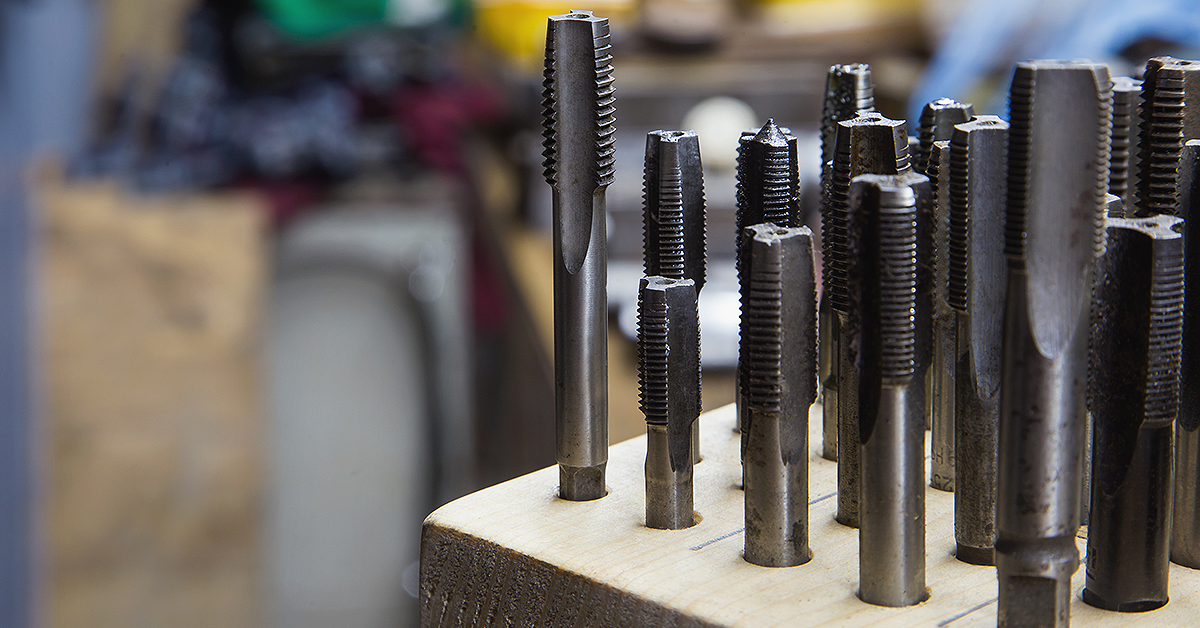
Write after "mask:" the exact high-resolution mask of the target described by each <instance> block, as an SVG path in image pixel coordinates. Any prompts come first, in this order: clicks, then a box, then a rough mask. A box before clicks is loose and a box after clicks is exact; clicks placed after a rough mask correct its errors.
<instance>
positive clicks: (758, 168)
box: [735, 119, 803, 430]
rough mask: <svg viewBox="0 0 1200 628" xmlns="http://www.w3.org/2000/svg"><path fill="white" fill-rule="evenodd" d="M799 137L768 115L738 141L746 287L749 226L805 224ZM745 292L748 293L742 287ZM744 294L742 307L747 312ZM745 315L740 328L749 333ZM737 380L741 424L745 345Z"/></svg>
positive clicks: (741, 276)
mask: <svg viewBox="0 0 1200 628" xmlns="http://www.w3.org/2000/svg"><path fill="white" fill-rule="evenodd" d="M796 151H797V149H796V136H795V135H792V132H791V130H790V129H788V128H786V127H780V126H778V125H776V124H775V120H773V119H770V120H767V123H766V124H764V125H763V126H762V128H760V129H757V130H755V129H750V130H747V131H743V132H742V137H741V139H740V140H739V143H738V167H737V217H736V223H737V234H736V236H735V243H736V245H735V246H736V251H737V259H736V260H735V265H736V267H737V274H738V284H739V286H744V284H745V282H746V278H747V276H746V274H745V271H744V269H743V268H742V263H743V261H744V255H743V250H742V249H743V248H744V246H745V241H746V233H747V232H746V229H747V228H748V227H750V226H752V225H757V224H760V223H764V222H766V223H771V224H774V225H778V226H780V227H799V226H800V225H801V223H802V222H803V220H802V219H801V217H800V171H799V168H798V167H797V158H798V157H797V152H796ZM742 294H743V295H745V292H744V291H743V292H742ZM744 299H745V297H744V296H743V302H742V311H743V312H744V311H745V300H744ZM744 329H745V317H744V316H743V317H742V326H741V327H740V328H739V332H740V333H741V332H744ZM738 355H739V360H738V363H739V367H738V375H737V379H738V382H739V383H738V385H737V404H738V406H737V407H738V429H739V430H741V429H742V422H743V420H744V419H745V416H746V409H745V404H744V403H743V402H742V395H743V393H744V392H745V386H744V385H742V384H741V383H740V382H741V376H742V374H743V373H744V371H745V369H744V368H743V367H741V366H740V364H741V349H740V348H739V354H738Z"/></svg>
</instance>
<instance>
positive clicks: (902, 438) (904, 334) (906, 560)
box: [843, 173, 928, 606]
mask: <svg viewBox="0 0 1200 628" xmlns="http://www.w3.org/2000/svg"><path fill="white" fill-rule="evenodd" d="M915 185H923V186H926V187H927V186H928V182H927V180H926V179H925V177H924V176H922V175H918V174H913V173H909V174H907V175H899V176H880V175H863V176H860V177H857V178H855V179H854V183H853V184H852V185H851V190H850V207H851V209H850V220H849V249H850V251H849V252H850V254H851V255H852V256H853V257H854V258H855V259H857V260H858V263H857V264H854V265H853V266H852V267H851V270H850V274H849V277H848V279H849V282H848V287H849V289H850V290H849V292H850V294H851V297H850V298H851V300H852V302H853V303H852V305H851V307H850V311H851V312H853V314H851V315H850V316H849V317H848V318H847V320H846V322H847V325H846V327H844V328H843V329H845V330H855V328H857V331H858V335H857V338H858V343H857V344H858V346H859V355H858V365H859V371H858V378H857V379H858V395H857V401H858V404H857V405H858V423H859V429H858V433H859V438H860V439H861V440H860V442H861V443H862V447H861V450H860V455H861V457H862V462H861V468H862V476H861V482H862V503H861V506H860V507H861V518H860V527H859V535H858V544H859V570H858V573H859V597H861V598H862V600H863V601H864V602H868V603H870V604H877V605H881V606H909V605H912V604H917V603H919V602H921V601H923V600H924V599H925V598H926V597H928V593H927V592H926V590H925V464H924V463H925V456H924V450H925V447H924V444H925V421H924V417H923V414H922V411H921V410H922V408H921V404H920V401H919V399H918V398H916V396H915V393H917V391H918V390H920V389H921V388H922V387H923V386H924V382H923V381H922V380H921V379H919V378H918V377H917V375H916V359H915V349H916V315H915V310H916V293H917V230H918V229H917V206H918V203H919V202H921V201H920V196H922V194H921V193H919V192H918V190H917V189H915ZM926 194H927V192H926ZM843 381H845V380H843ZM843 392H845V391H844V389H843ZM843 443H844V441H843Z"/></svg>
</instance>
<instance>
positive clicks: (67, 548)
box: [0, 0, 1200, 628]
mask: <svg viewBox="0 0 1200 628" xmlns="http://www.w3.org/2000/svg"><path fill="white" fill-rule="evenodd" d="M1190 5H1191V3H1190V2H1188V0H1140V1H1138V2H1136V3H1134V2H1128V1H1126V0H1094V1H1092V0H1059V1H1054V0H1051V1H1046V0H1003V1H984V0H971V1H967V2H959V1H956V0H593V2H592V3H591V4H578V5H576V4H567V3H565V2H557V1H555V0H546V1H542V0H0V625H3V626H52V627H55V628H59V627H62V628H66V627H76V626H89V627H94V626H121V627H135V628H136V627H143V626H145V627H157V626H173V627H187V626H224V627H238V626H272V627H276V626H277V627H293V626H296V627H310V626H311V627H318V626H339V627H344V628H372V627H376V626H379V627H382V626H411V625H415V623H416V617H417V613H416V603H417V601H416V600H417V595H418V591H417V562H416V561H417V551H418V544H419V538H420V536H419V533H420V524H421V520H422V519H423V518H424V516H425V515H426V514H428V513H429V512H430V511H431V510H432V509H433V508H435V507H437V506H438V505H440V504H442V503H445V502H447V501H449V500H452V499H454V498H456V497H458V496H460V495H463V494H465V493H468V492H471V491H473V490H476V489H479V488H481V487H484V486H488V485H490V484H494V483H496V482H500V481H503V480H506V479H508V478H512V477H515V476H517V475H520V474H523V473H526V472H529V471H533V470H535V469H538V468H541V467H544V466H547V465H550V464H553V463H554V451H553V411H554V397H553V392H554V391H553V371H552V367H551V360H552V355H553V347H552V339H553V328H552V325H553V320H552V318H553V317H552V300H551V299H552V291H553V285H552V268H551V244H550V237H549V231H550V227H551V225H550V194H549V189H548V188H547V186H546V184H545V182H544V180H543V179H542V177H541V155H540V152H541V137H540V129H539V125H540V114H541V108H540V104H539V101H540V91H541V66H542V52H543V46H544V41H545V22H546V16H547V15H549V14H556V13H563V12H566V11H567V10H568V9H585V8H586V9H592V10H594V11H595V12H596V14H598V15H602V16H607V17H609V18H610V19H611V22H612V35H613V37H612V41H613V46H614V54H615V61H614V65H615V73H614V74H615V77H616V85H617V98H618V102H617V128H618V135H617V139H616V145H617V177H616V183H615V184H614V185H613V186H612V187H611V188H610V189H609V194H608V205H609V206H608V209H609V222H608V233H609V244H608V246H609V256H610V269H609V282H610V285H609V302H610V306H611V307H610V312H611V319H610V320H611V325H610V341H609V347H610V348H609V362H610V375H609V388H610V396H611V401H610V408H611V429H610V433H611V437H612V440H613V442H619V441H622V440H625V439H627V438H631V437H633V436H636V435H638V434H639V433H641V432H642V431H643V430H644V428H643V423H642V417H641V414H640V412H639V411H638V406H637V390H636V389H637V385H636V384H637V378H636V369H635V354H636V348H635V345H634V341H633V334H634V332H635V329H634V317H633V310H634V307H635V305H636V304H635V300H636V286H637V278H638V277H639V276H640V275H641V246H642V239H641V228H642V227H641V224H642V223H641V221H642V218H641V185H642V177H641V172H640V169H641V166H642V156H643V152H644V146H645V134H646V132H647V131H650V130H653V129H659V128H666V129H673V128H691V129H695V130H697V131H698V132H699V133H700V137H701V144H702V150H703V159H704V162H705V171H706V190H707V198H708V225H709V235H708V243H709V249H708V265H709V281H708V284H707V287H706V289H705V290H704V293H703V296H702V302H701V319H702V329H703V334H704V336H703V342H704V345H703V363H704V367H705V373H704V399H703V403H704V407H705V408H706V409H711V408H714V407H718V406H720V405H724V404H727V403H729V402H731V401H732V400H733V385H732V382H733V377H732V368H733V367H734V362H735V359H736V338H737V335H736V322H737V292H736V283H735V281H734V275H733V261H732V259H733V258H732V254H733V242H734V234H733V225H734V203H733V199H734V177H733V167H734V160H735V150H736V149H735V147H736V142H737V137H738V134H739V132H740V131H741V130H742V129H744V128H747V127H752V126H759V125H761V124H762V123H763V122H764V121H765V119H766V118H767V117H774V118H775V119H776V121H777V122H779V123H780V124H783V125H786V126H789V127H791V128H792V130H793V131H794V132H795V133H796V134H797V135H798V136H799V137H800V143H801V161H800V170H801V173H800V176H801V181H802V185H803V195H804V198H803V203H804V206H805V208H806V212H807V216H808V222H809V224H810V225H811V226H813V227H814V231H819V229H818V226H819V217H818V214H817V192H818V190H817V188H818V185H817V183H816V182H817V181H818V169H819V154H820V148H819V143H818V139H817V135H816V132H817V125H818V121H819V118H820V115H821V111H820V110H821V103H822V98H823V91H824V82H825V72H826V70H827V69H828V67H829V66H830V65H831V64H833V63H850V62H866V63H869V64H870V65H871V67H872V69H873V71H874V81H875V85H876V92H875V93H876V103H877V107H878V109H879V110H881V111H882V112H883V113H884V114H885V115H887V116H889V117H892V118H907V119H908V120H910V121H914V122H915V119H916V114H917V113H918V112H919V111H920V108H921V106H922V105H923V104H924V103H925V102H927V101H930V100H933V99H935V98H938V97H942V96H950V97H954V98H957V99H960V100H964V101H969V102H973V103H974V104H975V111H976V112H977V113H995V114H1000V115H1004V114H1005V113H1006V111H1005V105H1004V94H1005V91H1006V88H1007V85H1008V80H1009V76H1010V73H1011V67H1012V64H1013V63H1014V62H1015V61H1018V60H1021V59H1026V58H1036V57H1041V58H1045V57H1057V58H1083V57H1087V58H1091V59H1093V60H1097V61H1105V62H1108V63H1110V65H1111V66H1112V68H1113V74H1114V75H1121V74H1131V75H1135V76H1136V75H1137V73H1138V72H1139V68H1140V67H1141V66H1142V65H1143V64H1144V62H1145V59H1146V58H1148V57H1150V56H1155V55H1160V54H1173V55H1175V56H1179V57H1188V58H1197V57H1200V51H1197V50H1196V48H1195V46H1197V45H1198V44H1200V14H1198V10H1197V9H1196V8H1194V7H1192V6H1190ZM909 130H910V133H914V132H915V131H914V127H913V125H912V123H911V122H910V126H909Z"/></svg>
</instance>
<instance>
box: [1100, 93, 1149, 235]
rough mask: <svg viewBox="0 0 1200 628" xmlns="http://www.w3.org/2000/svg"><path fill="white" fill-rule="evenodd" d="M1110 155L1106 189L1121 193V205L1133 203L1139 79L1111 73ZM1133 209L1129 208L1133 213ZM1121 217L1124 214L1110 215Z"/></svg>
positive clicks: (1116, 193) (1125, 205)
mask: <svg viewBox="0 0 1200 628" xmlns="http://www.w3.org/2000/svg"><path fill="white" fill-rule="evenodd" d="M1112 82H1113V130H1112V156H1111V157H1109V162H1108V193H1109V194H1115V195H1117V196H1118V197H1120V199H1121V201H1122V202H1123V203H1124V207H1135V206H1136V202H1135V201H1134V192H1135V191H1136V190H1137V170H1136V169H1135V168H1134V167H1133V165H1134V164H1133V153H1134V152H1135V149H1136V148H1137V142H1138V129H1139V128H1141V118H1142V116H1141V111H1140V109H1141V107H1139V105H1140V104H1141V100H1142V82H1141V81H1139V80H1137V79H1135V78H1130V77H1128V76H1115V77H1113V80H1112ZM1132 213H1133V212H1130V214H1132ZM1109 215H1110V217H1113V218H1123V217H1124V216H1112V215H1111V214H1109Z"/></svg>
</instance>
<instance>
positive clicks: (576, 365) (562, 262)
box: [542, 11, 615, 501]
mask: <svg viewBox="0 0 1200 628" xmlns="http://www.w3.org/2000/svg"><path fill="white" fill-rule="evenodd" d="M611 49H612V47H611V46H610V45H609V34H608V19H607V18H602V17H595V16H593V15H592V13H591V12H590V11H574V12H571V13H567V14H565V15H552V16H550V18H549V23H548V24H547V27H546V70H545V80H544V81H543V82H542V85H543V87H544V88H545V89H544V90H543V92H542V105H543V107H544V111H543V118H542V124H543V130H542V135H543V136H544V137H545V139H544V141H543V142H542V146H544V147H545V150H544V151H543V152H542V154H543V155H544V156H545V157H546V160H545V162H544V165H545V175H546V182H547V183H549V184H550V187H551V188H552V189H553V191H554V383H555V387H554V388H555V428H556V429H555V432H556V441H555V445H556V447H555V453H556V457H557V459H558V464H559V496H560V497H562V498H563V499H567V500H571V501H585V500H590V499H598V498H600V497H603V496H604V494H605V486H604V467H605V465H606V464H607V463H608V344H607V343H608V298H607V296H606V292H607V289H606V286H605V282H606V280H607V267H606V264H607V249H606V243H605V242H606V241H605V234H606V229H605V225H606V219H605V191H606V190H607V189H608V186H609V185H610V184H611V183H612V181H613V154H614V152H615V151H614V148H613V133H614V132H615V128H614V124H615V119H614V117H613V114H614V111H615V109H614V107H613V103H614V101H615V99H614V96H613V79H612V55H611Z"/></svg>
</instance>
